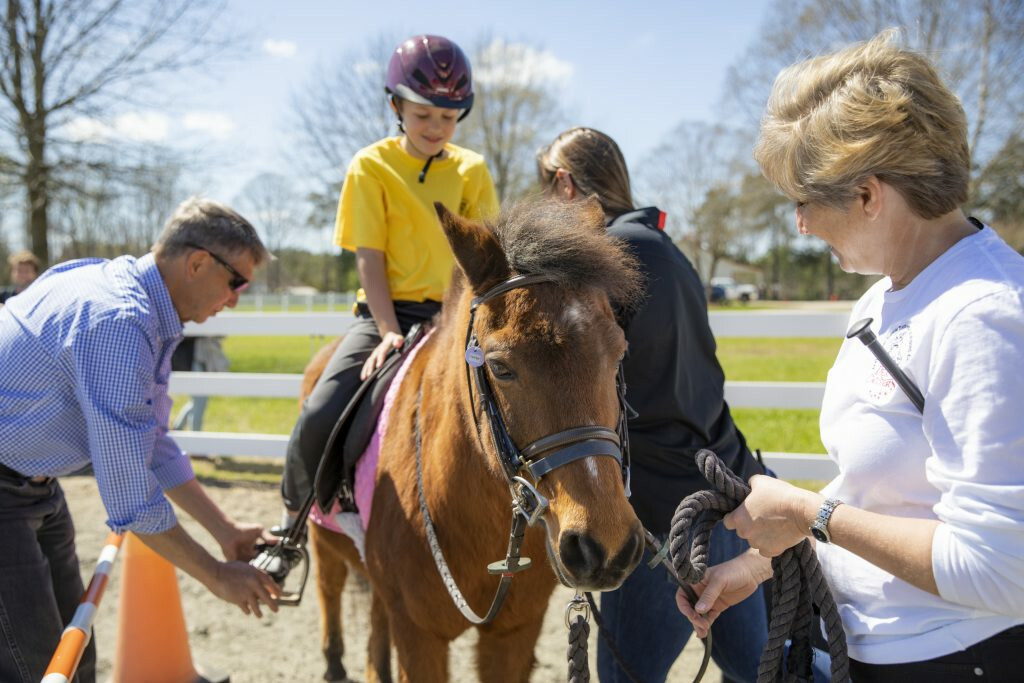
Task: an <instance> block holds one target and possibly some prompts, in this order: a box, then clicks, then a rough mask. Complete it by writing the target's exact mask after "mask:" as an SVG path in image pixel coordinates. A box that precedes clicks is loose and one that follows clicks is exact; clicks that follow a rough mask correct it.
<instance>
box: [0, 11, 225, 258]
mask: <svg viewBox="0 0 1024 683" xmlns="http://www.w3.org/2000/svg"><path fill="white" fill-rule="evenodd" d="M220 9H221V3H215V4H212V3H204V2H201V1H200V0H150V1H147V2H141V1H138V0H136V1H133V2H129V1H128V0H103V1H90V0H7V2H6V3H5V5H4V8H3V15H2V16H3V28H2V35H0V55H2V61H0V135H3V136H5V137H6V139H3V140H0V144H2V145H3V146H4V147H7V148H9V149H10V154H11V156H12V159H13V162H14V163H15V165H16V171H15V173H16V176H17V178H18V180H19V184H20V185H21V187H22V188H23V191H24V194H25V199H26V208H27V232H28V237H29V242H30V243H31V248H32V250H33V251H34V252H35V253H36V254H37V255H38V256H39V257H40V258H41V259H43V260H44V261H48V260H49V254H50V250H49V243H48V238H49V232H50V219H49V205H50V201H51V199H52V195H53V189H54V187H55V186H59V185H61V184H62V183H65V182H66V179H65V178H64V176H65V171H66V170H67V169H69V168H71V169H74V170H76V171H81V170H82V169H83V168H90V167H91V166H92V165H93V163H94V162H93V160H92V159H89V158H88V157H89V155H88V154H84V155H83V154H82V153H81V149H80V147H81V146H80V145H75V144H72V143H71V140H70V139H69V137H68V127H69V124H70V123H71V122H72V121H73V120H74V119H76V118H77V117H82V118H86V119H88V120H92V121H102V120H103V119H104V117H109V116H111V115H112V114H114V113H115V112H118V111H123V108H124V106H125V105H134V106H139V105H141V104H142V103H143V102H144V101H147V97H153V96H154V95H153V93H154V90H153V87H154V85H155V83H156V78H157V77H158V76H160V75H163V74H169V73H175V72H179V71H182V70H185V69H189V68H191V67H195V66H197V65H199V64H203V63H206V62H207V60H208V59H209V58H210V57H211V56H212V55H213V54H216V53H219V52H221V51H222V50H223V49H224V47H225V46H227V45H229V44H230V42H231V41H230V40H228V39H225V38H221V37H211V36H209V35H207V34H208V33H209V32H210V30H211V26H212V25H213V18H214V17H215V16H217V14H218V13H219V12H220ZM72 175H75V174H72ZM76 177H77V176H76ZM73 179H74V178H72V180H73ZM66 186H67V187H69V188H73V184H72V183H70V182H69V181H68V182H67V184H66Z"/></svg>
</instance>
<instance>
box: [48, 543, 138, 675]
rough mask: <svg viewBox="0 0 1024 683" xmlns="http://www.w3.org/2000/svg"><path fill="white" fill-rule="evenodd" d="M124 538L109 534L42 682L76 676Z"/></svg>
mask: <svg viewBox="0 0 1024 683" xmlns="http://www.w3.org/2000/svg"><path fill="white" fill-rule="evenodd" d="M122 540H124V536H122V535H121V534H115V533H114V532H111V533H110V534H108V535H107V542H106V545H104V546H103V550H102V551H101V552H100V559H99V561H98V562H97V563H96V571H95V572H93V575H92V579H90V580H89V587H88V588H86V589H85V595H83V596H82V601H81V602H80V603H78V609H76V610H75V615H74V616H73V617H72V618H71V623H69V624H68V625H67V628H65V629H64V633H63V635H61V637H60V643H58V644H57V649H56V650H55V651H54V653H53V659H51V660H50V665H49V666H48V667H46V673H44V674H43V680H42V683H67V682H68V681H69V680H71V679H72V678H74V676H75V670H76V669H77V668H78V662H79V661H80V660H81V659H82V653H83V652H85V647H86V645H88V644H89V638H90V637H92V621H93V619H94V618H95V616H96V609H97V608H98V607H99V605H100V600H101V599H102V598H103V591H104V589H105V588H106V587H107V580H108V579H109V578H110V572H111V570H112V569H113V568H114V560H115V559H116V558H117V551H118V549H119V548H120V547H121V541H122Z"/></svg>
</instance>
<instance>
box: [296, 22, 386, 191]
mask: <svg viewBox="0 0 1024 683" xmlns="http://www.w3.org/2000/svg"><path fill="white" fill-rule="evenodd" d="M397 43H398V39H397V38H393V37H391V36H387V35H379V36H376V37H374V38H371V39H370V40H368V41H367V43H366V44H365V45H364V46H363V47H362V48H361V49H359V50H353V51H349V52H346V53H345V54H343V55H342V56H341V57H340V58H339V59H338V60H337V61H336V62H334V63H333V64H331V65H325V64H320V65H319V66H317V67H316V70H315V72H314V74H313V77H312V78H310V80H309V81H308V82H307V83H306V84H305V86H304V87H303V88H302V89H301V90H298V91H296V92H295V93H294V95H293V96H292V103H291V114H290V122H289V126H290V128H291V129H292V130H293V131H294V139H295V146H294V150H295V151H294V153H293V154H292V155H291V156H292V162H293V163H294V164H295V165H296V167H297V168H298V169H300V171H301V172H302V173H303V174H305V175H306V176H307V177H314V178H316V179H317V180H318V181H319V182H320V183H321V184H326V185H328V186H330V188H331V191H332V192H333V194H335V195H337V192H338V188H339V187H340V185H341V180H342V178H343V177H344V175H345V168H346V167H347V166H348V162H349V161H350V160H351V158H352V156H353V155H354V154H355V153H356V152H357V151H359V150H360V149H362V148H363V147H366V146H367V145H370V144H372V143H374V142H376V141H377V140H380V139H381V138H383V137H386V136H387V135H389V134H391V133H393V132H396V128H395V122H396V119H395V115H394V114H393V113H392V112H391V108H390V106H389V105H388V101H387V98H386V97H385V94H384V82H385V76H386V70H387V65H388V60H389V59H390V57H391V53H392V52H393V51H394V49H395V45H396V44H397ZM335 198H336V197H335Z"/></svg>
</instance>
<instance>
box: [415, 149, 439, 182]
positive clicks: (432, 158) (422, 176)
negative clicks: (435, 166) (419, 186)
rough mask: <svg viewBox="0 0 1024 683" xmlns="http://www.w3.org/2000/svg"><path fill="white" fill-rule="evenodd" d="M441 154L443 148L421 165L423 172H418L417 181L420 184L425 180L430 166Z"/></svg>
mask: <svg viewBox="0 0 1024 683" xmlns="http://www.w3.org/2000/svg"><path fill="white" fill-rule="evenodd" d="M442 154H444V148H442V149H441V151H440V152H438V153H437V154H435V155H434V156H432V157H428V158H427V163H425V164H423V170H422V171H420V178H419V180H420V182H421V183H422V182H423V181H424V180H426V178H427V171H429V170H430V164H432V163H434V159H437V158H439V157H440V156H441V155H442Z"/></svg>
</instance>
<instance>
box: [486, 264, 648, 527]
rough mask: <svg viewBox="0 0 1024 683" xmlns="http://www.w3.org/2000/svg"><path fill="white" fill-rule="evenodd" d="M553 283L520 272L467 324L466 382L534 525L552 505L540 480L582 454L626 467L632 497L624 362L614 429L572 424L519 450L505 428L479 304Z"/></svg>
mask: <svg viewBox="0 0 1024 683" xmlns="http://www.w3.org/2000/svg"><path fill="white" fill-rule="evenodd" d="M552 281H554V278H552V277H550V276H547V275H516V276H514V277H511V278H509V279H508V280H505V281H504V282H501V283H499V284H497V285H495V286H494V287H492V288H491V289H489V290H487V291H486V292H484V293H483V294H481V295H480V296H478V297H475V298H474V299H473V301H472V303H471V304H470V309H469V324H468V325H467V328H466V382H467V384H468V385H469V395H470V396H471V397H472V395H473V390H474V387H475V389H476V394H477V396H478V397H479V401H478V403H479V408H480V411H482V412H483V413H484V414H485V415H486V416H487V423H488V426H489V427H490V432H491V440H492V442H493V444H494V450H495V452H496V453H497V455H498V461H499V463H500V464H501V470H502V473H503V474H504V475H505V480H506V482H507V483H508V486H509V491H510V492H511V494H512V499H513V507H514V510H515V512H516V513H517V514H519V515H521V516H522V517H523V518H524V519H525V520H526V522H527V524H528V525H530V526H533V525H534V524H536V523H537V522H538V521H539V520H540V519H541V516H542V515H543V514H544V512H545V510H546V509H547V507H548V504H549V501H548V499H547V498H546V497H545V496H544V495H543V494H541V493H540V491H538V490H537V485H538V484H539V483H540V480H541V478H543V477H544V475H546V474H549V473H550V472H552V471H554V470H556V469H558V468H559V467H563V466H565V465H568V464H569V463H571V462H575V461H577V460H581V459H583V458H589V457H591V456H597V455H600V456H607V457H610V458H614V459H615V461H616V462H618V463H619V468H620V469H621V471H622V482H623V486H624V487H625V490H626V497H627V498H628V497H629V495H630V472H629V436H628V433H627V431H626V419H627V417H628V414H629V413H630V408H629V406H628V405H627V404H626V385H625V382H624V381H623V376H622V364H621V363H620V364H619V369H618V372H617V373H616V376H615V384H616V391H617V393H618V398H619V422H618V425H617V428H616V429H614V430H613V429H608V428H607V427H595V426H585V427H571V428H569V429H565V430H562V431H560V432H557V433H555V434H550V435H548V436H545V437H542V438H540V439H537V440H536V441H534V442H533V443H531V444H528V445H527V446H526V447H524V448H523V449H521V450H520V449H519V448H517V447H516V444H515V442H514V441H513V440H512V437H511V436H510V435H509V433H508V430H507V429H506V427H505V420H504V418H503V417H502V414H501V409H500V408H499V407H498V403H497V401H496V400H495V398H494V392H493V390H492V389H491V385H490V382H489V381H488V379H487V372H486V370H485V369H484V365H485V363H484V353H483V349H481V348H480V345H479V342H478V341H477V338H476V332H475V331H474V329H473V323H474V321H475V320H476V310H477V308H478V307H479V306H480V305H481V304H483V303H485V302H487V301H489V300H491V299H493V298H495V297H497V296H500V295H501V294H504V293H506V292H509V291H511V290H513V289H518V288H520V287H526V286H529V285H533V284H537V283H541V282H552ZM471 412H472V414H473V423H474V425H475V426H476V431H477V436H478V437H480V438H481V439H482V438H483V437H482V435H481V432H480V422H479V419H478V417H477V410H476V409H474V410H472V411H471Z"/></svg>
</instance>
